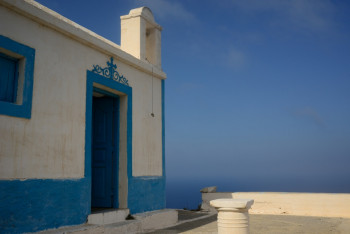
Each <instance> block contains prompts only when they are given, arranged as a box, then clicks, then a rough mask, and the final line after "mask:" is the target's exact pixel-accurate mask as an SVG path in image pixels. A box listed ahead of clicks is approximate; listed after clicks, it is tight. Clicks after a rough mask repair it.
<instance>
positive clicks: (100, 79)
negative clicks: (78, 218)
mask: <svg viewBox="0 0 350 234" xmlns="http://www.w3.org/2000/svg"><path fill="white" fill-rule="evenodd" d="M86 77H87V81H86V113H85V114H86V122H85V124H86V126H85V177H86V178H88V180H89V181H90V186H91V156H92V155H91V147H92V138H91V135H92V94H93V91H94V90H95V91H97V92H100V93H103V94H106V95H109V96H112V97H113V96H114V97H119V96H118V95H116V94H113V93H110V92H108V91H106V90H102V89H100V88H96V87H94V86H93V84H94V83H96V84H100V85H103V86H106V87H108V88H111V89H114V90H116V91H119V92H121V93H124V94H125V95H127V97H128V104H127V105H128V110H127V160H128V164H129V163H130V162H131V160H132V136H131V134H132V88H131V87H129V86H126V85H124V84H121V83H118V82H116V81H114V80H112V79H109V78H106V77H104V76H102V75H99V74H96V73H94V72H92V71H87V75H86ZM118 106H119V105H118ZM118 113H119V108H118ZM118 129H119V126H118ZM118 151H119V150H118ZM117 163H119V162H117ZM131 165H132V164H131ZM117 168H118V167H117ZM117 168H116V169H117ZM128 168H129V167H128ZM117 173H118V172H117ZM128 174H129V172H128ZM116 183H117V184H116V187H115V191H114V192H115V193H116V191H118V186H119V184H118V183H119V181H116ZM118 200H119V199H118V193H117V194H115V196H114V201H113V206H114V208H118V207H119V201H118ZM88 202H89V204H91V193H90V194H89V198H88ZM89 209H90V210H89V213H91V207H90V208H89Z"/></svg>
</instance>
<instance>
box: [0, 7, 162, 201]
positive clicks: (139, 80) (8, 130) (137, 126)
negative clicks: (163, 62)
mask: <svg viewBox="0 0 350 234" xmlns="http://www.w3.org/2000/svg"><path fill="white" fill-rule="evenodd" d="M0 21H1V22H6V24H0V32H1V35H3V36H6V37H9V38H10V39H12V40H15V41H17V42H19V43H22V44H25V45H27V46H30V47H32V48H34V49H35V51H36V56H35V67H34V87H33V102H32V117H31V119H22V118H15V117H10V116H5V115H0V133H1V134H0V179H31V178H56V179H57V178H82V177H84V169H85V168H84V163H85V148H84V147H85V112H86V109H85V108H86V107H85V104H86V103H85V102H86V71H87V70H91V69H92V65H95V64H98V65H101V66H103V67H104V66H106V62H107V61H108V60H109V58H110V56H113V57H114V58H115V59H116V61H115V62H116V64H117V66H118V71H119V73H120V74H121V75H124V76H125V77H126V78H127V79H128V80H129V84H130V86H131V87H132V89H133V103H132V104H133V117H132V120H133V131H132V135H133V140H132V142H133V165H132V166H133V175H135V176H160V175H162V106H161V79H165V78H166V76H165V74H164V73H163V72H162V71H161V70H160V67H159V66H158V67H156V66H153V65H151V64H149V63H148V62H147V61H142V60H140V59H136V58H134V57H133V56H131V55H129V54H127V53H125V52H124V51H123V50H121V48H120V47H119V46H118V45H116V44H114V43H112V42H110V41H108V40H106V39H104V38H102V37H100V36H98V35H96V34H94V33H92V32H91V31H89V30H87V29H85V28H83V27H81V26H79V25H77V24H75V23H73V22H71V21H70V20H68V19H66V18H64V17H62V16H60V15H58V14H57V13H55V12H53V11H51V10H49V9H47V8H45V7H43V6H42V5H40V4H38V3H36V2H33V1H29V0H26V1H10V0H0ZM152 66H153V100H154V102H153V109H154V110H153V112H154V114H155V117H154V118H153V117H151V116H150V114H151V112H152V109H151V107H152ZM100 88H102V89H105V90H108V88H106V87H100ZM108 91H111V90H108ZM112 92H114V91H113V90H112ZM117 94H118V95H121V98H120V102H121V103H120V110H121V112H120V114H121V116H120V142H119V143H120V152H119V159H120V171H119V180H120V185H119V193H120V194H119V196H120V207H122V208H126V204H127V174H126V168H127V167H126V165H127V147H126V123H127V119H126V111H127V100H128V98H127V96H122V95H123V94H120V93H118V92H117Z"/></svg>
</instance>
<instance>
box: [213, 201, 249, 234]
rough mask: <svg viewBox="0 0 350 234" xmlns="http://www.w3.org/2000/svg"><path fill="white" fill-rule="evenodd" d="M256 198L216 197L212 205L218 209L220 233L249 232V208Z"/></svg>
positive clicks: (240, 233)
mask: <svg viewBox="0 0 350 234" xmlns="http://www.w3.org/2000/svg"><path fill="white" fill-rule="evenodd" d="M253 203H254V200H250V199H216V200H212V201H210V205H211V206H213V207H215V208H216V209H217V210H218V234H229V233H232V234H248V233H249V215H248V210H249V209H250V207H251V206H252V205H253Z"/></svg>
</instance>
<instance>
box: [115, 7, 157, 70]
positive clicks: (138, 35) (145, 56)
mask: <svg viewBox="0 0 350 234" xmlns="http://www.w3.org/2000/svg"><path fill="white" fill-rule="evenodd" d="M120 19H121V48H122V50H124V51H125V52H127V53H129V54H131V55H133V56H135V57H136V58H139V59H141V60H146V61H148V62H150V63H152V64H153V65H155V66H156V67H158V68H159V69H161V65H162V64H161V31H162V27H161V26H160V25H158V24H157V23H156V22H155V21H154V17H153V13H152V11H151V10H150V9H149V8H148V7H140V8H136V9H133V10H131V11H130V12H129V14H128V15H124V16H121V17H120Z"/></svg>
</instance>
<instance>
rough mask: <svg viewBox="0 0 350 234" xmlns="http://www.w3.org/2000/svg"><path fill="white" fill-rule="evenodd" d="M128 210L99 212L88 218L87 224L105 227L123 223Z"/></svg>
mask: <svg viewBox="0 0 350 234" xmlns="http://www.w3.org/2000/svg"><path fill="white" fill-rule="evenodd" d="M129 213H130V212H129V209H116V210H110V211H100V212H96V213H93V214H90V215H89V216H88V222H87V223H88V224H96V225H106V224H112V223H117V222H122V221H125V218H126V217H127V216H128V215H129Z"/></svg>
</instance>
